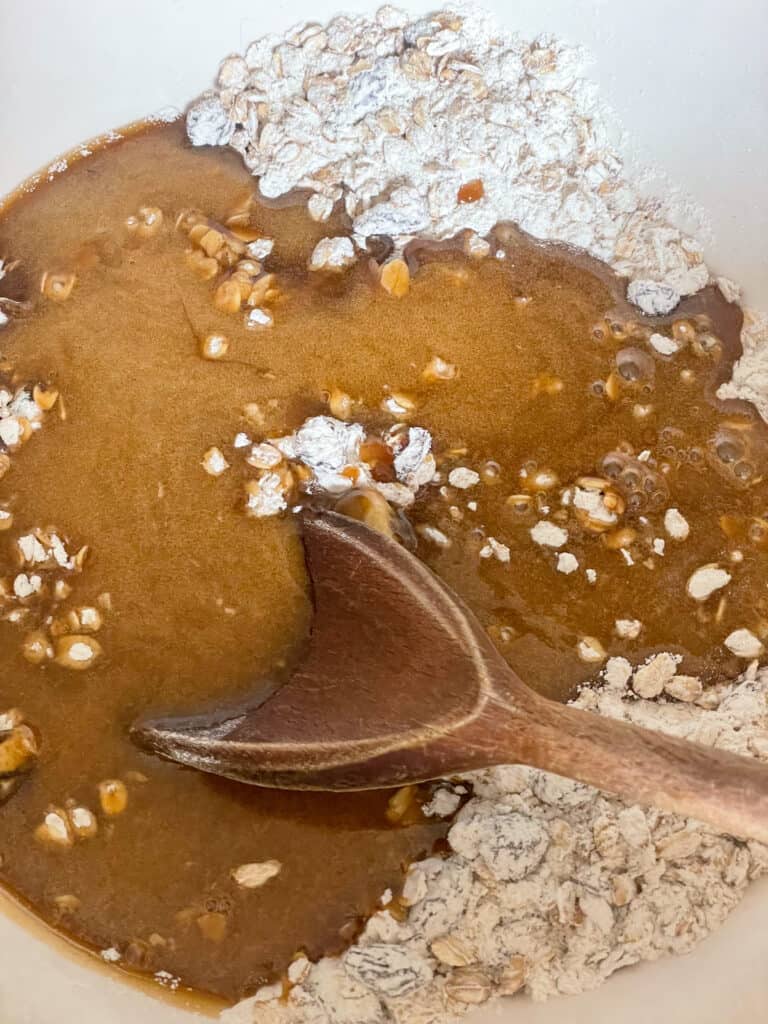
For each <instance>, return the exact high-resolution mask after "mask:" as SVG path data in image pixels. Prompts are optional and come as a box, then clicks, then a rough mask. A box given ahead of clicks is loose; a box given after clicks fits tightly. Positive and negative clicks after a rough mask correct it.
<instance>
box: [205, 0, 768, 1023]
mask: <svg viewBox="0 0 768 1024" xmlns="http://www.w3.org/2000/svg"><path fill="white" fill-rule="evenodd" d="M583 68H584V56H583V54H582V53H581V52H580V51H578V50H576V49H573V48H570V47H568V46H566V45H564V44H563V43H561V42H559V41H557V40H554V39H551V38H540V39H536V40H533V41H530V40H523V39H520V38H519V37H518V36H515V35H513V34H511V33H508V32H506V31H503V30H501V29H499V28H498V27H497V26H496V25H495V24H494V23H493V22H492V21H491V19H490V18H489V17H487V16H486V15H485V14H482V13H478V12H477V11H474V10H473V11H471V13H469V14H467V13H466V12H464V13H462V11H461V10H460V9H459V8H451V9H449V10H446V11H442V12H440V13H439V14H436V15H433V16H431V17H427V18H424V19H419V20H417V21H409V19H408V16H407V15H406V14H404V13H402V12H400V11H397V10H395V9H393V8H390V7H387V8H382V9H381V10H380V11H379V12H378V13H377V14H376V16H375V17H374V18H373V19H372V20H371V19H367V18H364V17H360V16H352V17H345V16H340V17H338V18H335V19H333V20H332V21H331V22H329V23H328V24H327V25H325V26H322V25H319V24H302V25H300V26H297V27H296V28H295V29H293V30H291V31H289V32H288V33H286V35H285V36H284V37H282V38H281V37H277V36H269V37H266V38H264V39H261V40H259V41H257V42H255V43H253V44H252V45H251V46H250V47H249V48H248V49H247V50H246V52H245V54H244V56H243V57H239V56H233V57H229V58H227V59H226V60H225V61H224V62H223V64H222V65H221V68H220V72H219V78H218V85H217V88H216V89H215V90H213V91H211V92H210V93H207V94H206V95H205V96H203V97H201V98H200V100H198V101H197V102H196V103H195V104H193V106H192V107H191V109H190V111H189V114H188V119H187V126H188V133H189V137H190V139H191V141H192V142H193V143H194V144H196V145H230V146H232V147H234V148H235V149H236V150H237V151H238V152H240V153H241V154H242V156H243V159H244V160H245V162H246V164H247V166H248V167H249V169H250V170H251V171H252V173H253V174H254V175H256V176H258V178H259V187H260V190H261V192H262V194H263V195H264V196H266V197H277V196H281V195H284V194H286V193H288V192H290V191H292V190H294V189H304V190H307V192H308V194H309V198H308V209H309V213H310V215H311V216H312V217H313V218H314V219H315V220H318V221H321V220H325V219H327V218H328V217H329V216H330V214H331V212H332V210H333V208H334V206H335V205H336V204H337V203H339V202H343V204H344V206H345V208H346V212H347V213H348V215H349V217H350V218H351V222H352V237H353V240H354V243H355V245H356V246H357V250H358V251H360V250H363V249H364V248H365V245H366V241H367V239H368V238H370V237H371V236H375V235H386V236H389V237H391V238H392V240H393V241H394V243H395V251H396V252H398V251H401V250H402V249H403V247H404V246H405V245H407V244H408V243H409V242H410V241H411V240H412V239H413V238H415V237H421V238H424V237H427V238H435V239H443V238H448V237H451V236H454V235H456V234H457V233H458V232H459V231H462V230H469V231H471V232H475V234H474V235H470V236H469V238H468V240H467V251H468V252H473V251H474V249H475V248H478V249H479V250H481V251H482V252H483V253H484V252H485V250H486V249H487V244H486V243H483V242H482V241H481V239H480V238H479V236H482V235H485V234H487V233H488V232H489V231H490V230H491V228H492V227H494V226H495V225H496V224H497V223H498V222H499V221H504V220H509V221H512V222H515V223H516V224H518V225H519V226H520V227H521V228H522V229H523V230H524V231H526V232H528V233H529V234H531V235H532V236H534V237H535V238H539V239H542V240H548V241H556V242H562V243H567V244H570V245H573V246H577V247H579V248H581V249H584V250H586V251H587V252H588V253H590V254H591V255H593V256H595V257H597V258H599V259H601V260H603V261H604V262H606V263H607V264H609V265H610V266H611V267H613V268H614V269H615V270H616V271H617V272H618V273H619V274H620V275H622V276H624V277H625V278H627V280H628V287H627V294H628V298H629V299H630V301H632V302H634V303H635V304H636V305H637V306H638V307H639V308H640V309H641V310H642V311H643V312H645V313H648V314H662V313H668V312H670V311H671V310H672V309H674V308H675V306H676V305H677V303H678V301H679V299H680V297H681V296H682V295H687V294H691V293H694V292H696V291H698V290H699V289H701V288H702V287H704V285H706V284H707V283H708V282H709V281H710V274H709V271H708V269H707V267H706V266H705V264H704V261H703V257H702V254H701V246H700V245H699V243H697V242H696V241H695V240H694V239H693V238H691V237H688V236H687V235H686V234H684V233H683V232H682V231H680V230H679V229H678V228H677V227H675V226H674V223H673V217H672V214H671V212H670V211H669V209H668V208H667V206H666V205H665V203H664V202H662V201H661V200H659V199H649V198H646V197H643V196H642V195H641V193H640V190H639V187H638V186H637V185H636V184H634V183H632V182H630V181H628V180H627V178H626V177H625V176H624V169H623V164H622V160H621V158H620V157H619V155H618V152H617V150H616V148H615V146H614V145H613V143H612V141H611V128H610V120H609V118H608V116H607V114H606V113H605V110H604V108H603V106H602V104H601V103H600V101H599V99H598V97H597V95H596V92H595V89H594V87H593V85H592V84H591V83H590V82H589V81H588V80H586V79H585V78H584V77H583ZM478 183H482V185H481V186H480V185H479V184H478ZM462 187H464V189H463V191H462ZM462 199H464V200H467V201H462ZM327 248H328V247H327V246H326V247H325V248H323V249H322V251H321V252H319V253H318V256H317V260H316V262H317V263H318V266H325V265H326V264H328V263H329V262H332V261H333V259H336V253H335V250H334V251H333V252H331V251H330V250H329V251H328V252H326V249H327ZM353 258H355V253H354V252H352V253H350V252H349V250H348V248H345V252H344V262H348V261H349V260H351V259H353ZM717 283H718V285H719V287H720V289H721V291H722V293H723V295H724V296H725V298H726V299H727V300H728V301H737V299H738V288H737V286H736V285H734V284H733V283H732V282H730V281H728V280H727V279H723V278H719V279H718V281H717ZM662 340H663V339H662ZM743 346H744V355H743V357H742V359H741V360H740V361H739V362H738V363H737V365H736V367H735V369H734V373H733V378H732V380H731V381H729V382H728V383H726V384H724V385H723V386H722V387H721V389H720V392H719V394H720V396H721V397H723V398H745V399H747V400H749V401H751V402H753V403H754V404H755V405H756V406H757V408H758V409H759V410H760V412H761V414H762V416H763V417H764V418H765V419H766V420H768V316H765V315H762V314H758V313H755V312H752V311H747V312H746V318H745V327H744V332H743ZM288 440H290V439H288ZM284 454H286V453H284ZM288 454H290V453H288ZM287 457H288V456H287ZM337 469H338V467H336V466H335V465H333V466H331V465H328V466H326V465H325V464H323V465H322V466H320V470H321V471H322V472H323V473H326V472H327V473H330V474H331V476H333V478H334V479H335V478H336V475H337ZM314 472H315V474H317V473H318V468H317V467H314ZM671 511H674V510H671ZM539 527H540V531H539V532H540V537H539V538H538V539H539V543H543V544H550V545H552V546H554V547H556V548H557V547H561V546H562V545H563V544H565V541H566V540H567V534H566V533H565V531H560V533H562V534H564V537H561V536H560V534H558V536H557V537H553V536H552V534H551V529H550V528H551V527H552V524H550V523H548V522H546V521H544V522H542V523H540V524H539ZM686 527H687V524H685V522H684V520H683V521H682V523H681V522H679V521H678V520H677V519H676V518H675V517H671V518H670V526H669V531H668V532H669V533H670V536H671V537H673V538H674V537H675V536H676V535H679V534H681V533H682V532H683V531H684V530H685V528H686ZM437 532H438V533H439V531H437ZM535 539H536V538H535ZM435 542H437V540H436V541H435ZM659 543H660V544H662V543H663V542H662V541H660V542H659ZM493 554H494V551H493V549H492V547H491V545H490V542H489V545H488V556H489V557H490V556H491V555H493ZM497 557H499V556H498V555H497ZM560 560H562V564H561V561H560ZM573 563H576V564H575V565H574V564H573ZM558 568H559V569H560V571H562V572H566V573H567V572H571V571H574V570H575V569H576V568H578V562H577V561H576V559H575V558H574V556H573V555H571V554H569V553H568V552H561V553H560V555H559V560H558ZM586 572H587V573H588V574H589V573H592V574H593V575H594V570H591V569H587V570H586ZM737 639H738V640H739V642H740V643H741V642H746V641H745V638H743V637H739V638H737ZM747 640H749V638H747ZM751 640H756V638H754V637H752V638H751ZM751 640H750V641H749V642H751ZM734 642H736V640H734ZM664 657H665V656H662V657H661V659H658V658H657V659H656V660H655V661H654V662H653V663H652V664H650V665H648V666H641V667H640V668H638V669H636V670H635V671H634V672H633V670H632V667H631V666H630V664H629V662H627V661H625V659H621V658H613V659H611V660H610V661H609V662H608V664H607V666H606V669H605V671H604V673H603V678H602V681H601V688H598V689H595V690H585V691H584V692H583V693H582V695H581V696H580V697H579V699H578V701H577V703H578V704H579V705H580V706H582V707H586V708H589V709H592V710H594V711H596V712H598V713H601V714H606V715H609V716H611V717H616V718H624V719H627V720H631V721H634V722H636V723H637V724H640V725H644V726H646V727H648V728H653V729H658V730H660V731H665V732H669V733H672V734H675V735H678V736H683V737H686V738H688V739H691V740H695V741H698V742H700V743H704V744H708V745H710V746H715V747H721V748H723V749H728V750H733V751H736V752H739V753H742V754H745V755H751V756H754V757H758V758H761V759H762V760H766V761H768V670H765V669H764V670H762V672H758V670H757V662H754V663H753V664H752V665H751V666H750V668H749V669H748V670H747V672H746V673H745V674H744V676H743V677H742V678H741V680H739V681H738V683H735V684H733V685H732V686H725V687H719V688H715V690H709V691H706V692H703V693H702V686H701V683H700V682H699V680H697V679H693V678H691V677H690V676H682V675H678V674H677V673H676V668H677V663H676V661H675V660H674V659H668V661H664V660H663V659H664ZM646 698H653V699H646ZM471 782H472V783H473V786H474V792H473V796H472V798H471V799H470V800H469V802H468V803H467V804H466V805H465V806H464V807H463V808H462V809H461V811H460V812H459V814H458V816H457V818H456V821H455V823H454V824H453V826H452V828H451V831H450V834H449V841H450V845H451V848H452V853H451V855H450V856H448V857H447V858H445V859H440V858H431V859H429V860H427V861H424V862H421V863H419V864H416V865H414V866H413V867H412V868H411V870H410V873H409V875H408V877H407V880H406V885H405V891H404V899H405V900H406V901H407V903H408V905H409V906H410V912H409V916H408V918H407V920H406V921H405V922H400V921H398V920H396V919H395V918H394V917H392V916H391V915H390V914H389V912H388V911H386V910H384V911H381V912H379V913H377V914H376V915H375V916H374V917H373V918H372V919H371V920H370V921H369V923H368V925H367V927H366V930H365V932H364V934H363V936H362V937H361V939H360V940H359V941H358V943H357V944H356V945H355V946H354V947H352V948H351V949H350V950H348V952H347V953H346V954H345V955H344V956H343V957H341V958H339V959H324V960H322V961H320V962H319V963H317V964H310V963H309V962H308V961H307V960H304V959H301V960H298V961H296V962H295V963H294V964H292V965H291V968H290V970H289V978H290V981H291V983H292V985H293V987H292V989H291V991H290V994H289V996H288V998H287V1000H282V1001H281V1000H278V998H277V996H278V995H279V994H280V993H279V992H278V990H277V989H275V988H274V987H272V988H269V989H265V990H263V991H262V992H260V993H258V994H257V995H256V996H255V997H254V998H253V999H249V1000H245V1001H244V1002H242V1003H241V1004H239V1005H238V1006H237V1007H234V1008H233V1009H231V1010H229V1011H227V1012H226V1013H225V1014H224V1019H225V1020H226V1021H227V1024H251V1022H257V1024H380V1022H381V1024H383V1022H385V1021H389V1022H395V1024H445V1022H446V1021H448V1020H450V1019H452V1018H453V1017H454V1016H458V1015H460V1014H461V1013H462V1012H464V1011H466V1010H467V1009H469V1008H471V1006H473V1005H476V1004H478V1003H482V1002H485V1001H486V1000H488V999H489V998H491V996H492V995H493V994H494V993H495V994H501V995H507V996H509V995H513V994H514V993H515V992H518V991H527V992H528V993H529V994H530V995H531V996H533V998H535V999H546V998H548V997H550V996H553V995H556V994H561V993H562V994H573V993H578V992H582V991H585V990H588V989H591V988H594V987H596V986H597V985H599V984H601V983H602V982H603V981H604V980H605V979H606V978H607V977H609V975H610V974H612V973H613V972H614V971H615V970H617V969H619V968H620V967H623V966H626V965H629V964H632V963H636V962H638V961H641V960H653V959H656V958H658V957H660V956H663V955H665V954H668V953H683V952H687V951H689V950H690V949H692V948H693V947H694V946H695V945H696V943H698V942H699V941H700V940H701V939H703V938H704V937H705V936H706V935H708V934H709V933H710V932H711V931H712V930H714V929H715V928H717V927H718V925H719V924H720V923H721V922H722V921H723V920H724V918H725V917H726V916H727V915H728V913H729V912H730V910H731V909H732V908H733V907H734V906H735V905H736V903H737V902H738V900H739V899H740V898H741V896H742V894H743V892H744V891H745V889H746V887H747V885H748V882H749V880H750V879H752V878H755V877H757V875H759V874H760V873H761V872H763V871H764V870H765V869H766V868H767V867H768V850H766V848H765V847H762V846H760V845H759V844H757V843H746V844H744V843H740V842H737V841H735V840H733V839H731V838H729V837H726V836H720V835H717V834H716V833H715V832H714V831H713V830H712V829H710V828H709V827H706V826H703V825H700V824H699V823H696V822H693V821H688V820H685V819H682V818H679V817H676V816H674V815H670V814H662V813H661V812H658V811H654V810H646V809H643V808H640V807H637V806H634V807H632V806H627V805H626V804H624V803H622V802H621V801H620V800H618V799H615V798H613V797H608V796H606V795H604V794H602V793H600V792H598V791H597V790H594V789H591V788H589V787H586V786H582V785H579V784H576V783H571V782H568V781H566V780H564V779H561V778H558V777H556V776H552V775H548V774H546V773H543V772H540V771H536V770H533V769H526V768H520V767H501V768H497V769H493V770H490V771H487V772H482V773H479V774H476V775H474V776H473V777H472V778H471ZM441 792H442V791H441ZM446 793H447V795H448V797H450V795H451V794H450V791H449V790H446ZM444 803H445V806H446V808H448V807H451V808H453V807H455V799H454V800H450V799H447V800H445V801H444ZM436 813H440V812H439V811H437V812H436Z"/></svg>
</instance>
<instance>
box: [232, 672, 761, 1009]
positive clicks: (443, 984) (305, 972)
mask: <svg viewBox="0 0 768 1024" xmlns="http://www.w3.org/2000/svg"><path fill="white" fill-rule="evenodd" d="M615 660H617V661H622V660H623V659H615ZM617 667H618V666H613V668H614V669H616V668H617ZM638 671H639V670H638ZM631 675H632V673H631V671H627V672H624V673H620V672H617V671H609V670H606V673H605V674H604V678H603V682H602V684H601V685H600V686H599V688H597V689H588V690H584V691H583V692H582V694H581V695H580V697H579V698H578V699H577V700H576V701H575V704H576V705H577V706H579V707H582V708H587V709H589V710H593V711H598V712H600V713H601V714H605V715H608V716H610V717H612V718H619V719H624V720H626V721H630V722H634V723H636V724H638V725H642V726H645V727H646V728H652V729H657V730H659V731H661V732H666V733H669V734H671V735H674V736H680V737H683V738H685V739H689V740H693V741H696V742H699V743H703V744H706V745H708V746H712V747H716V748H719V749H722V750H730V751H733V752H735V753H739V754H744V755H751V756H753V757H758V758H760V759H762V760H764V761H768V669H763V670H762V671H758V669H757V663H756V662H755V663H754V664H753V665H752V666H751V667H750V669H748V670H747V672H746V673H745V675H744V677H743V678H742V680H741V681H739V682H737V683H733V684H730V685H726V686H722V687H720V688H718V689H715V690H712V691H708V692H706V693H705V694H703V695H702V696H701V697H700V698H699V700H698V703H693V702H692V701H691V700H690V697H691V696H692V695H691V694H687V695H685V696H684V697H683V698H682V699H681V700H675V701H669V702H667V703H659V702H658V701H651V700H643V699H640V698H638V697H637V695H636V693H635V692H634V690H633V689H632V688H631V686H630V678H631ZM680 678H681V679H682V678H683V677H680ZM686 678H688V677H686ZM672 689H674V688H672ZM467 778H468V779H469V780H470V781H471V782H472V784H473V796H472V798H471V799H470V800H469V801H468V802H467V803H466V804H465V805H464V807H463V808H462V809H461V811H459V813H458V815H457V816H456V818H455V819H454V822H453V825H452V827H451V830H450V832H449V834H448V840H449V843H450V846H451V851H452V852H451V854H450V856H448V857H446V858H437V857H432V858H429V859H427V860H424V861H420V862H419V863H417V864H414V865H412V866H411V868H410V871H409V873H408V875H407V877H406V881H405V887H404V891H403V897H402V903H403V904H404V905H405V906H406V907H408V908H409V913H408V917H407V919H406V920H405V921H401V920H397V919H396V918H395V917H394V916H392V915H391V914H390V913H389V911H388V910H382V911H380V912H378V913H377V914H375V915H374V916H373V917H372V918H371V919H370V920H369V922H368V924H367V926H366V928H365V931H364V932H363V934H362V936H361V937H360V938H359V939H358V941H357V943H356V944H355V945H354V946H352V947H351V948H350V949H349V950H347V952H346V953H345V954H344V955H343V956H342V957H340V958H337V959H330V958H328V959H324V960H321V961H320V962H319V963H316V964H311V963H310V962H309V961H308V960H306V959H299V960H296V961H295V962H294V963H293V964H292V965H291V967H290V969H289V977H290V980H291V983H292V985H293V987H292V988H291V990H290V992H289V995H288V997H287V999H286V1000H281V999H278V997H280V996H281V995H282V987H281V986H277V988H274V987H271V988H265V989H263V990H261V991H260V992H259V993H257V994H256V996H254V997H253V998H252V999H248V1000H245V1001H243V1002H242V1003H240V1004H239V1005H238V1006H236V1007H234V1008H233V1009H231V1010H229V1011H226V1012H225V1013H224V1015H223V1020H225V1021H226V1024H331V1022H333V1024H384V1022H385V1021H389V1022H392V1021H394V1022H396V1024H447V1022H449V1021H452V1020H454V1019H456V1018H458V1017H460V1016H461V1015H462V1014H463V1013H465V1012H467V1011H468V1010H470V1009H471V1008H472V1007H473V1006H475V1005H477V1004H479V1003H484V1002H486V1001H487V1000H489V999H491V998H492V997H493V996H495V995H496V996H511V995H514V994H515V993H518V992H527V993H528V994H529V995H530V996H532V997H533V998H534V999H536V1000H544V999H548V998H550V997H552V996H556V995H574V994H577V993H580V992H585V991H588V990H589V989H593V988H596V987H597V986H598V985H600V984H602V982H604V981H605V980H606V979H607V978H608V977H609V976H610V975H611V974H613V973H614V971H617V970H619V969H620V968H621V967H626V966H629V965H630V964H635V963H638V962H640V961H643V960H656V959H658V958H659V957H661V956H665V955H668V954H682V953H687V952H689V951H690V950H691V949H693V948H694V947H695V946H696V945H697V943H699V942H700V941H701V940H702V939H704V938H705V937H706V936H707V935H708V934H710V933H711V932H712V931H714V930H715V929H716V928H717V927H718V926H719V925H720V924H722V922H723V921H724V920H725V918H726V917H727V916H728V914H729V913H730V911H731V910H732V909H733V908H734V907H735V906H736V904H737V903H738V902H739V900H740V899H741V897H742V896H743V894H744V892H745V890H746V888H747V886H748V884H749V882H750V880H752V879H754V878H757V877H758V876H759V875H761V874H763V873H764V872H765V871H766V869H768V848H767V847H765V846H762V845H761V844H759V843H755V842H747V843H742V842H739V841H737V840H735V839H732V838H731V837H729V836H723V835H718V834H717V833H716V832H715V831H714V830H713V829H711V828H710V827H708V826H706V825H702V824H701V823H699V822H695V821H691V820H688V819H685V818H681V817H679V816H677V815H674V814H666V813H662V812H661V811H656V810H649V809H647V808H642V807H639V806H636V805H634V806H632V805H628V804H625V803H624V802H622V801H621V800H618V799H617V798H615V797H612V796H608V795H606V794H604V793H601V792H599V791H598V790H596V789H593V788H591V787H589V786H584V785H581V784H579V783H576V782H571V781H569V780H567V779H563V778H561V777H559V776H556V775H551V774H548V773H546V772H542V771H538V770H536V769H532V768H524V767H502V768H493V769H489V770H487V771H483V772H478V773H475V774H473V775H471V776H467Z"/></svg>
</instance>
